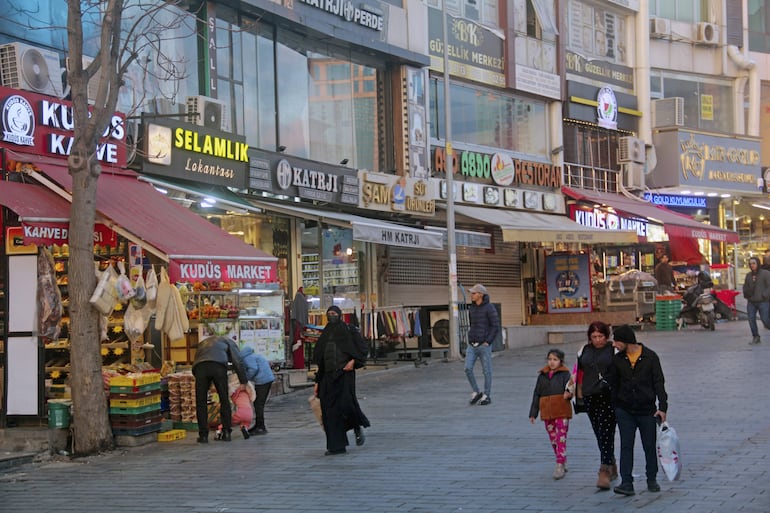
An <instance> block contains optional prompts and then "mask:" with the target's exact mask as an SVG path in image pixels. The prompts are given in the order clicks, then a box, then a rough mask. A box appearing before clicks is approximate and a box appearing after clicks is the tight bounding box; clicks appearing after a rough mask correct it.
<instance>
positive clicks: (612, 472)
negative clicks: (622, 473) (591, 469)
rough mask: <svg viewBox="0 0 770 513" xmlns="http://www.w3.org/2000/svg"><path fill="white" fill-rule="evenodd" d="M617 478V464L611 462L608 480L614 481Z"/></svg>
mask: <svg viewBox="0 0 770 513" xmlns="http://www.w3.org/2000/svg"><path fill="white" fill-rule="evenodd" d="M617 478H618V464H617V463H613V464H612V465H610V481H614V480H616V479H617Z"/></svg>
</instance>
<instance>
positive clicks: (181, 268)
mask: <svg viewBox="0 0 770 513" xmlns="http://www.w3.org/2000/svg"><path fill="white" fill-rule="evenodd" d="M276 270H277V267H276V262H268V261H238V260H232V261H231V260H227V261H215V260H182V259H175V258H172V259H171V260H170V261H169V266H168V275H169V279H170V280H171V281H172V282H177V281H179V282H185V283H194V282H196V281H200V282H207V283H210V282H216V283H217V284H219V283H220V282H225V283H231V282H242V283H244V284H246V283H249V284H255V283H270V282H274V281H276V279H277V273H276Z"/></svg>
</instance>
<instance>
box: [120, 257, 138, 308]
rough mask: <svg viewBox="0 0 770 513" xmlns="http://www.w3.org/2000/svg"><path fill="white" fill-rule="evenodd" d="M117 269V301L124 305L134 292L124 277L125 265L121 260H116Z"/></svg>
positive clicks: (126, 277)
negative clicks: (118, 272)
mask: <svg viewBox="0 0 770 513" xmlns="http://www.w3.org/2000/svg"><path fill="white" fill-rule="evenodd" d="M118 269H119V270H120V275H119V276H118V282H117V284H116V287H117V293H118V299H119V300H120V302H121V303H125V302H126V301H128V300H129V299H131V298H132V297H134V296H135V295H136V290H134V287H133V286H132V285H131V280H129V279H128V276H126V264H125V262H123V261H122V260H118Z"/></svg>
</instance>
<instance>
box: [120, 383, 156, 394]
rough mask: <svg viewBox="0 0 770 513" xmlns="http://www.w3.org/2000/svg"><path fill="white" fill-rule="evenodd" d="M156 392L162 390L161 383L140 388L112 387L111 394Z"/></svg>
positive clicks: (148, 384)
mask: <svg viewBox="0 0 770 513" xmlns="http://www.w3.org/2000/svg"><path fill="white" fill-rule="evenodd" d="M154 390H161V386H160V382H157V383H147V384H146V385H140V386H138V387H129V386H124V387H117V386H116V387H113V386H110V394H111V395H112V394H142V393H146V392H152V391H154Z"/></svg>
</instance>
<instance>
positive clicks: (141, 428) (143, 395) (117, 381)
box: [109, 373, 162, 437]
mask: <svg viewBox="0 0 770 513" xmlns="http://www.w3.org/2000/svg"><path fill="white" fill-rule="evenodd" d="M109 397H110V425H111V426H112V432H113V434H114V435H115V436H134V437H138V436H142V435H146V434H148V433H153V432H155V431H160V426H161V420H162V417H161V412H160V398H161V390H160V374H158V373H145V374H127V375H125V376H115V377H113V378H111V379H110V396H109Z"/></svg>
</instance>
